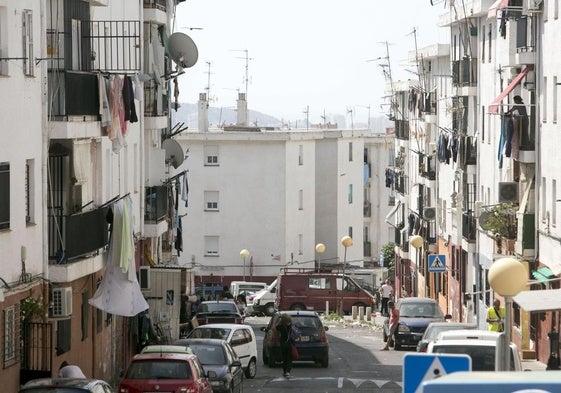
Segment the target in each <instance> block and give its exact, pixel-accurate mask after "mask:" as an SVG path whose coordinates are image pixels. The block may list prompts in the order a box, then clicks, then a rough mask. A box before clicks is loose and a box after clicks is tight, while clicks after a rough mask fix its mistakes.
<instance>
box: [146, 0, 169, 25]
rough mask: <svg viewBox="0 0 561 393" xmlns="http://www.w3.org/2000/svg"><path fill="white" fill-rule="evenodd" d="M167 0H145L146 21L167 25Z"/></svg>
mask: <svg viewBox="0 0 561 393" xmlns="http://www.w3.org/2000/svg"><path fill="white" fill-rule="evenodd" d="M166 3H167V1H166V0H144V21H145V22H147V23H155V24H158V25H165V24H166V23H167V21H166V17H167V5H166Z"/></svg>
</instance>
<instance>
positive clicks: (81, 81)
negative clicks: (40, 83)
mask: <svg viewBox="0 0 561 393" xmlns="http://www.w3.org/2000/svg"><path fill="white" fill-rule="evenodd" d="M48 81H49V82H48V83H49V92H50V94H49V107H50V108H51V113H50V116H51V119H60V118H68V117H71V116H92V117H94V118H95V119H96V120H97V118H98V116H99V93H98V83H97V77H96V75H95V74H92V73H90V72H81V71H70V70H49V74H48Z"/></svg>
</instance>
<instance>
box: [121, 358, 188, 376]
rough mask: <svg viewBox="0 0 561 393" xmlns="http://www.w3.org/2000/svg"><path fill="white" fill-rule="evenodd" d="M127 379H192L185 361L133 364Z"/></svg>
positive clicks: (159, 360)
mask: <svg viewBox="0 0 561 393" xmlns="http://www.w3.org/2000/svg"><path fill="white" fill-rule="evenodd" d="M125 379H191V368H190V367H189V363H187V362H185V361H183V362H178V361H173V360H161V359H158V360H157V361H156V360H140V361H134V362H132V363H131V365H130V367H129V369H128V370H127V375H126V376H125Z"/></svg>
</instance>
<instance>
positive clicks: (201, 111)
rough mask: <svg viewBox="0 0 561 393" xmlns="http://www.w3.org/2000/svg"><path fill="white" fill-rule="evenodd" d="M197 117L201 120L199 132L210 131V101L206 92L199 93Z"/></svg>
mask: <svg viewBox="0 0 561 393" xmlns="http://www.w3.org/2000/svg"><path fill="white" fill-rule="evenodd" d="M197 119H198V121H199V132H208V101H207V99H206V93H199V103H198V112H197Z"/></svg>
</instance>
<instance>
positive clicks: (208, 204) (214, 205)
mask: <svg viewBox="0 0 561 393" xmlns="http://www.w3.org/2000/svg"><path fill="white" fill-rule="evenodd" d="M205 210H207V211H208V210H210V211H218V191H205Z"/></svg>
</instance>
